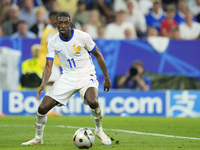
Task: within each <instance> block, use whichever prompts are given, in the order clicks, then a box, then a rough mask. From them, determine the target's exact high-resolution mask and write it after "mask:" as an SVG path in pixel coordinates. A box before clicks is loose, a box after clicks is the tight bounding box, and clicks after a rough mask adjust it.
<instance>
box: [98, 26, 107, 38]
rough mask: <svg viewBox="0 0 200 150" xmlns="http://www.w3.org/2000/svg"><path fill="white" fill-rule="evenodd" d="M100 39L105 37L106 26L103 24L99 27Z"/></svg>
mask: <svg viewBox="0 0 200 150" xmlns="http://www.w3.org/2000/svg"><path fill="white" fill-rule="evenodd" d="M97 33H98V39H104V38H105V28H104V27H103V26H100V27H99V28H98V31H97Z"/></svg>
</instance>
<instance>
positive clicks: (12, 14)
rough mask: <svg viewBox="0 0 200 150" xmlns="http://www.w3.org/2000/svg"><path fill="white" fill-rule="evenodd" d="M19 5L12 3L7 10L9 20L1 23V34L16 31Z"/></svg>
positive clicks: (7, 34) (6, 34)
mask: <svg viewBox="0 0 200 150" xmlns="http://www.w3.org/2000/svg"><path fill="white" fill-rule="evenodd" d="M18 16H19V7H18V6H17V5H15V4H13V5H12V6H11V8H10V10H9V20H8V21H5V22H4V23H3V24H2V29H3V31H4V32H3V35H4V36H10V35H12V34H13V33H15V32H16V31H17V23H18Z"/></svg>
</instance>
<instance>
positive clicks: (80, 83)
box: [46, 75, 99, 105]
mask: <svg viewBox="0 0 200 150" xmlns="http://www.w3.org/2000/svg"><path fill="white" fill-rule="evenodd" d="M89 87H95V88H96V89H97V90H98V87H99V82H98V81H97V79H96V75H89V76H87V77H84V78H79V79H74V78H66V77H63V76H62V75H61V77H60V78H59V79H58V80H57V81H55V82H54V84H53V86H52V87H51V88H50V91H49V92H47V93H46V95H47V96H50V97H52V98H53V99H55V100H56V101H57V102H59V103H60V104H61V105H66V104H67V102H68V100H69V99H70V97H71V96H72V95H73V94H75V93H76V92H79V94H80V96H81V98H82V99H83V103H84V104H86V105H87V101H86V100H85V99H84V95H85V92H86V90H87V89H88V88H89Z"/></svg>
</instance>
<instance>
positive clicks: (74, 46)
mask: <svg viewBox="0 0 200 150" xmlns="http://www.w3.org/2000/svg"><path fill="white" fill-rule="evenodd" d="M73 49H74V51H75V52H76V53H75V54H76V55H80V50H81V47H80V46H77V43H75V44H74V45H73Z"/></svg>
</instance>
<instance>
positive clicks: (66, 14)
mask: <svg viewBox="0 0 200 150" xmlns="http://www.w3.org/2000/svg"><path fill="white" fill-rule="evenodd" d="M58 17H69V20H71V17H70V15H69V14H68V13H67V12H65V11H61V12H59V13H58V14H57V15H56V20H58Z"/></svg>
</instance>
